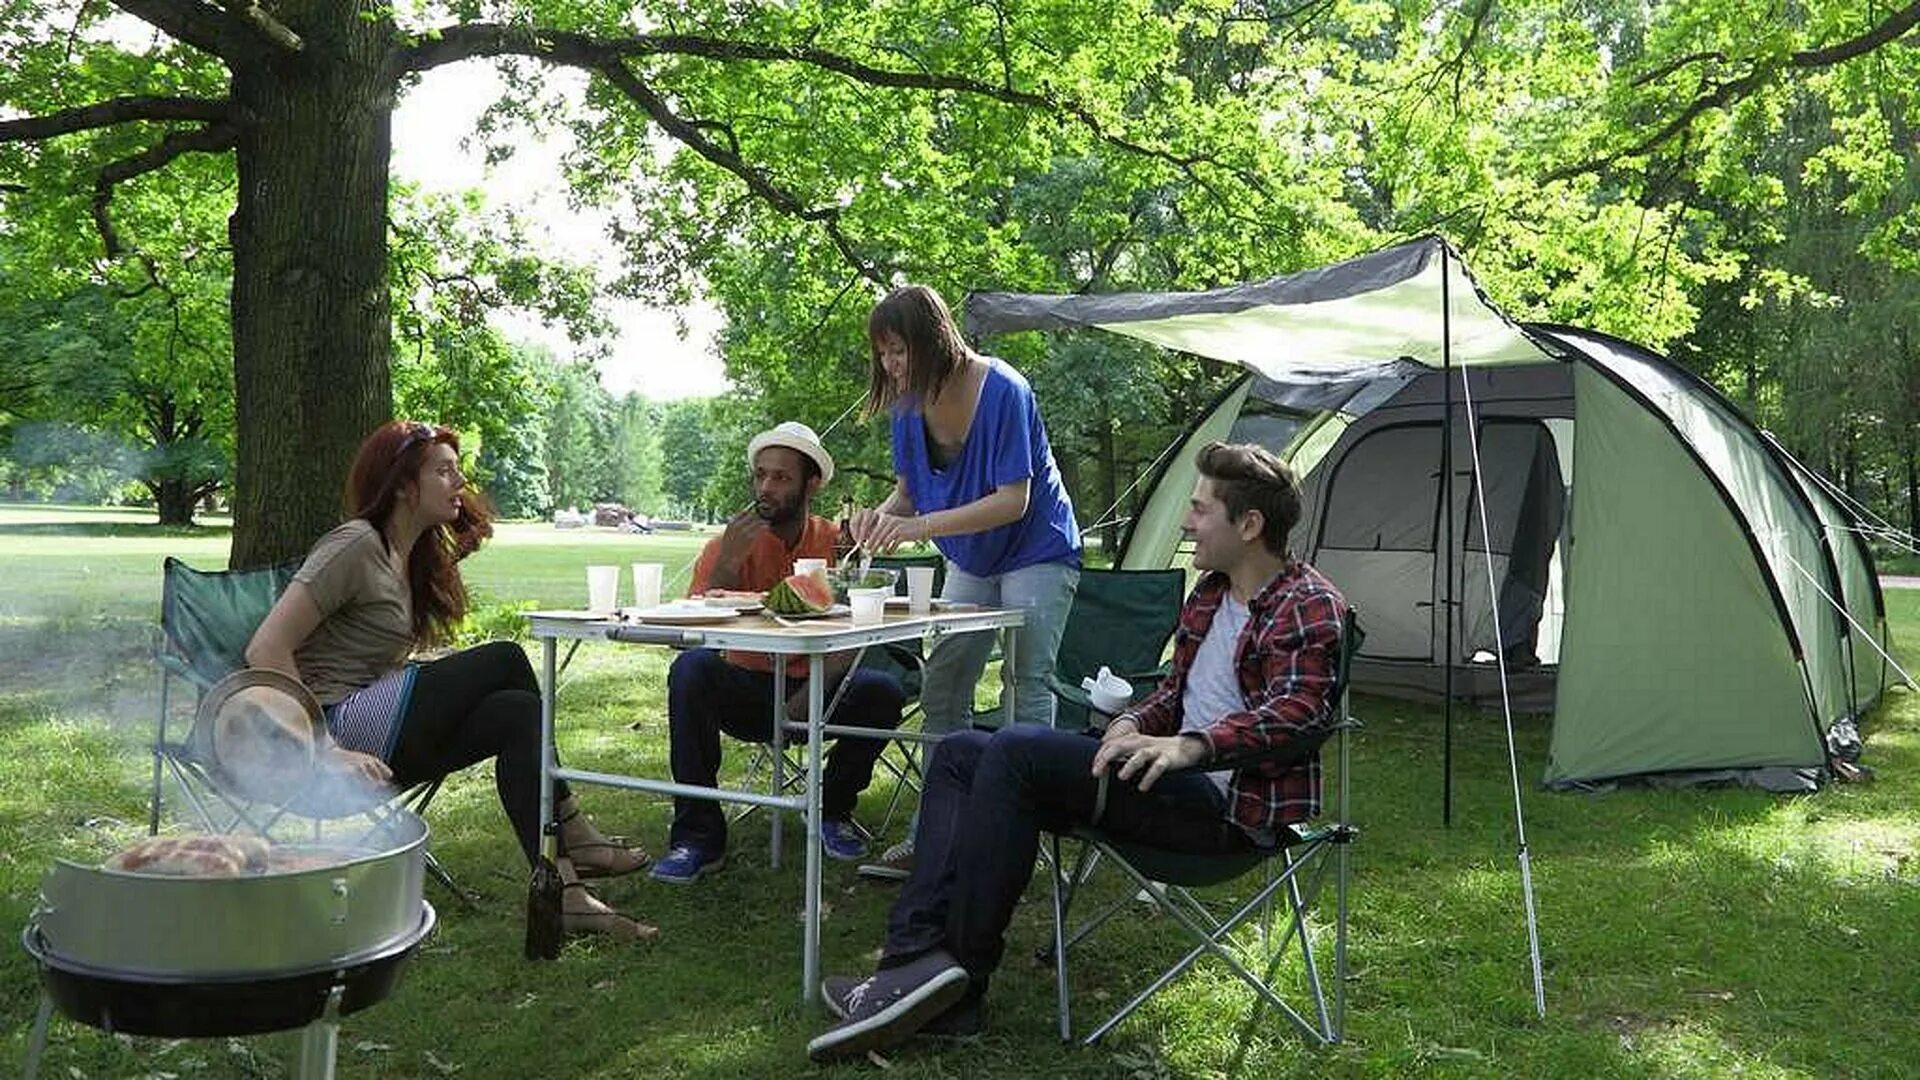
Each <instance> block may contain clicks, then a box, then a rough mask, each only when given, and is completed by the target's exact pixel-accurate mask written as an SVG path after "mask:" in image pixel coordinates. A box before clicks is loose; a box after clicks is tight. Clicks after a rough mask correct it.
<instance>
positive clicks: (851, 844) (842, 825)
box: [820, 818, 867, 862]
mask: <svg viewBox="0 0 1920 1080" xmlns="http://www.w3.org/2000/svg"><path fill="white" fill-rule="evenodd" d="M820 849H821V850H822V851H825V852H826V853H827V858H829V859H839V860H840V861H841V862H859V861H860V860H861V859H864V858H866V857H867V842H866V841H865V840H862V839H861V838H860V830H859V829H856V828H854V827H853V822H851V821H848V820H847V819H846V818H821V819H820Z"/></svg>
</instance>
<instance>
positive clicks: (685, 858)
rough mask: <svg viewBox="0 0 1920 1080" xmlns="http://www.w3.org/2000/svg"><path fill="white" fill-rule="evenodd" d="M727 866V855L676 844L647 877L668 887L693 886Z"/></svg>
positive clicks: (655, 864) (648, 872) (689, 845)
mask: <svg viewBox="0 0 1920 1080" xmlns="http://www.w3.org/2000/svg"><path fill="white" fill-rule="evenodd" d="M726 864H727V853H726V852H724V851H723V852H720V853H719V854H717V855H709V854H707V853H706V852H704V851H701V850H700V849H699V848H697V847H694V846H693V845H691V844H675V845H674V846H673V847H672V848H671V849H669V850H668V851H667V853H666V854H665V855H662V856H661V857H660V861H659V862H657V863H654V864H653V869H652V870H649V871H647V876H648V877H650V878H652V879H653V880H655V881H661V882H665V883H666V884H668V885H691V884H693V883H694V882H696V881H698V880H700V879H701V878H702V877H705V876H706V875H708V874H711V873H713V872H714V871H715V870H718V869H720V868H721V867H722V866H725V865H726Z"/></svg>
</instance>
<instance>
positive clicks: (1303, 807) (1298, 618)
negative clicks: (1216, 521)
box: [1125, 562, 1347, 835]
mask: <svg viewBox="0 0 1920 1080" xmlns="http://www.w3.org/2000/svg"><path fill="white" fill-rule="evenodd" d="M1227 587H1228V581H1227V575H1225V574H1223V573H1217V572H1216V573H1211V574H1208V575H1207V576H1206V577H1204V578H1202V579H1201V580H1200V583H1199V585H1197V586H1195V588H1194V590H1193V594H1192V595H1191V596H1189V597H1187V602H1186V604H1185V605H1184V606H1183V607H1182V608H1181V609H1180V625H1179V627H1178V628H1177V629H1176V630H1175V631H1174V635H1173V670H1172V671H1171V672H1169V673H1168V675H1167V677H1166V678H1165V679H1163V680H1161V682H1160V685H1159V687H1157V688H1156V689H1155V690H1154V691H1153V693H1151V694H1149V695H1148V696H1147V697H1146V698H1145V699H1144V700H1142V701H1141V702H1140V703H1139V704H1138V705H1135V706H1134V707H1133V708H1131V709H1129V710H1127V712H1126V714H1125V715H1128V716H1131V717H1132V718H1133V721H1134V724H1135V726H1137V727H1138V728H1139V729H1140V731H1141V732H1142V733H1144V734H1147V735H1174V734H1178V733H1179V731H1180V721H1181V698H1182V694H1183V692H1184V690H1185V689H1186V682H1187V672H1188V671H1189V670H1190V669H1191V668H1192V667H1193V658H1194V656H1195V655H1196V654H1198V653H1199V651H1200V641H1201V639H1202V638H1205V637H1206V636H1207V629H1208V627H1210V626H1212V625H1213V617H1214V615H1215V613H1217V612H1218V611H1219V610H1220V605H1221V602H1222V599H1223V598H1224V597H1225V596H1226V593H1227ZM1247 610H1248V617H1247V625H1246V628H1245V629H1244V630H1242V631H1241V633H1240V639H1239V641H1238V643H1237V644H1236V645H1235V647H1234V664H1233V666H1234V670H1235V672H1236V673H1237V674H1238V675H1239V679H1240V695H1241V697H1242V698H1243V699H1244V701H1245V702H1246V704H1247V708H1245V709H1244V710H1241V711H1237V712H1230V713H1227V714H1226V715H1224V716H1221V717H1219V718H1217V719H1215V720H1214V721H1213V722H1212V723H1211V724H1208V725H1207V726H1206V727H1203V728H1200V729H1199V730H1197V731H1194V732H1192V733H1191V734H1194V735H1197V736H1199V737H1200V738H1201V739H1203V740H1205V742H1206V744H1207V758H1208V760H1210V761H1211V760H1216V759H1218V758H1220V757H1222V756H1223V755H1232V754H1239V753H1245V752H1249V751H1257V750H1265V749H1268V748H1270V747H1274V746H1280V745H1284V744H1285V743H1286V742H1287V741H1288V740H1289V739H1292V738H1296V737H1298V736H1300V735H1302V734H1305V733H1310V732H1317V731H1320V730H1322V729H1324V728H1325V727H1327V726H1328V725H1330V724H1332V723H1333V722H1334V720H1335V710H1334V702H1333V701H1332V700H1331V698H1330V696H1329V695H1330V692H1331V691H1332V689H1333V680H1334V676H1335V674H1336V672H1337V671H1338V670H1339V667H1338V665H1339V658H1340V629H1341V625H1342V623H1343V622H1344V620H1345V618H1346V611H1347V602H1346V600H1345V599H1344V598H1343V597H1342V596H1341V595H1340V591H1339V590H1338V589H1336V588H1334V587H1333V583H1332V582H1330V581H1328V580H1327V579H1326V578H1325V577H1322V576H1321V574H1320V572H1319V571H1318V570H1315V569H1314V568H1313V567H1311V566H1308V565H1307V564H1305V563H1302V562H1290V563H1288V564H1287V567H1286V568H1285V569H1284V570H1282V571H1281V572H1280V573H1278V574H1275V575H1274V578H1273V580H1272V581H1270V582H1268V583H1267V585H1266V587H1265V588H1263V589H1261V590H1260V592H1259V594H1258V595H1256V596H1255V597H1254V598H1253V600H1252V602H1251V603H1249V604H1248V605H1247ZM1227 803H1228V812H1229V814H1230V815H1231V817H1232V819H1233V821H1234V822H1235V823H1236V824H1238V825H1239V826H1240V827H1241V828H1243V829H1246V830H1248V831H1249V832H1252V833H1253V834H1254V835H1263V834H1265V833H1268V832H1270V831H1272V830H1275V829H1278V828H1279V827H1281V826H1283V825H1288V824H1292V823H1293V822H1296V821H1305V820H1307V819H1308V818H1311V817H1312V816H1313V815H1314V814H1316V813H1318V812H1319V810H1320V755H1319V754H1318V753H1314V754H1310V755H1308V756H1307V758H1306V759H1305V760H1303V761H1299V762H1295V763H1293V764H1282V763H1280V762H1277V761H1266V762H1260V763H1258V764H1255V765H1252V766H1249V767H1247V768H1243V769H1238V770H1236V771H1235V772H1234V774H1233V779H1232V781H1231V782H1230V783H1229V784H1228V786H1227Z"/></svg>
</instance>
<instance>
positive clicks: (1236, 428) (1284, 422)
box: [1227, 394, 1312, 454]
mask: <svg viewBox="0 0 1920 1080" xmlns="http://www.w3.org/2000/svg"><path fill="white" fill-rule="evenodd" d="M1310 419H1312V417H1311V416H1309V415H1306V414H1302V413H1297V412H1292V411H1290V410H1287V409H1285V408H1282V407H1280V406H1277V405H1274V404H1272V403H1271V402H1266V401H1262V400H1260V399H1259V398H1256V397H1254V396H1253V395H1251V394H1249V395H1247V401H1246V404H1245V405H1243V406H1242V407H1241V409H1240V415H1239V416H1238V417H1236V418H1235V419H1234V421H1233V431H1232V432H1231V433H1229V434H1228V436H1227V441H1228V442H1235V443H1258V444H1259V445H1261V446H1264V447H1266V448H1267V449H1269V450H1271V451H1273V452H1274V453H1276V454H1285V453H1286V450H1287V447H1288V446H1289V445H1291V444H1292V442H1293V438H1294V436H1295V435H1297V434H1299V432H1300V429H1301V428H1303V427H1305V426H1306V423H1307V421H1308V420H1310Z"/></svg>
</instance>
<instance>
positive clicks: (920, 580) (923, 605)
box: [907, 566, 933, 615]
mask: <svg viewBox="0 0 1920 1080" xmlns="http://www.w3.org/2000/svg"><path fill="white" fill-rule="evenodd" d="M907 610H908V611H911V612H912V613H914V614H915V615H925V614H926V613H927V612H929V611H932V610H933V567H931V566H909V567H907Z"/></svg>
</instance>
